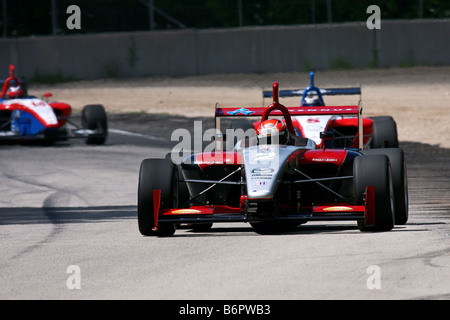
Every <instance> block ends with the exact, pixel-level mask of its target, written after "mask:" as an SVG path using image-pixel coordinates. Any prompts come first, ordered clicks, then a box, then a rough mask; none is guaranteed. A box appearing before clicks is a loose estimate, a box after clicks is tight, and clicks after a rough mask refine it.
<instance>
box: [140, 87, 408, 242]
mask: <svg viewBox="0 0 450 320" xmlns="http://www.w3.org/2000/svg"><path fill="white" fill-rule="evenodd" d="M278 93H279V88H278V83H277V82H275V83H274V84H273V103H272V104H270V105H269V106H268V107H267V108H261V107H259V108H256V107H242V108H240V107H233V108H222V107H219V106H218V105H216V109H215V120H216V130H217V139H216V141H215V150H214V151H210V152H205V151H204V152H198V153H193V154H190V155H188V156H186V157H185V158H183V160H182V161H181V163H174V162H173V161H172V159H173V158H174V156H173V153H172V155H171V154H169V155H168V156H166V158H165V159H145V160H143V161H142V163H141V166H140V172H139V186H138V226H139V231H140V232H141V234H143V235H145V236H152V235H159V236H168V235H173V234H174V233H175V230H176V228H177V226H179V225H185V224H186V225H190V226H192V227H193V228H194V229H195V227H196V226H197V227H198V228H199V229H203V230H207V229H208V228H210V227H211V226H212V224H213V223H219V222H246V223H250V225H251V226H252V227H253V228H254V229H255V230H256V231H257V232H260V233H265V232H272V231H280V230H289V229H291V228H296V227H297V226H298V225H300V224H303V223H306V222H308V221H348V220H353V221H356V222H357V226H358V228H359V229H360V230H361V231H388V230H391V229H392V228H393V227H394V225H395V224H405V223H406V222H407V219H408V189H407V177H406V175H407V172H406V162H405V155H404V153H403V151H402V150H401V149H399V148H378V149H371V150H364V148H363V147H364V144H363V136H362V135H360V136H359V138H358V148H357V149H343V148H328V147H327V144H326V143H325V144H322V145H321V146H320V147H318V145H317V144H316V143H315V142H314V141H313V140H311V139H309V138H305V137H300V136H298V135H297V133H296V131H295V129H294V126H293V122H292V119H291V118H292V116H308V117H309V116H322V115H343V116H350V115H352V116H355V117H356V119H357V120H358V128H359V132H363V126H362V123H363V118H362V114H361V111H362V110H361V107H360V106H345V107H340V106H339V107H335V106H329V107H323V106H318V107H314V108H304V107H289V108H287V107H285V106H284V105H282V104H280V103H279V99H278ZM254 116H257V117H261V118H260V120H261V121H260V122H261V126H260V130H258V136H256V137H251V136H248V137H245V138H244V139H242V140H240V141H238V142H237V143H236V145H234V146H233V148H232V150H226V149H228V148H224V145H225V142H226V141H227V140H228V139H229V138H230V136H233V134H234V132H233V131H232V130H230V129H228V130H226V132H227V133H226V134H222V131H221V128H220V126H221V119H223V118H224V117H235V118H242V119H243V118H246V117H254ZM221 137H222V139H221ZM322 138H323V139H331V138H332V137H330V136H329V135H328V134H327V133H326V132H323V133H322Z"/></svg>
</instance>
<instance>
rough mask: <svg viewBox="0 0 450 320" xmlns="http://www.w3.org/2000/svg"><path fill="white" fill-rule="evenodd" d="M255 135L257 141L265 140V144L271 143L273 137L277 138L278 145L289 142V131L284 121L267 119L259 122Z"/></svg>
mask: <svg viewBox="0 0 450 320" xmlns="http://www.w3.org/2000/svg"><path fill="white" fill-rule="evenodd" d="M256 133H257V135H258V138H259V139H267V142H266V143H267V144H270V143H271V139H272V137H273V136H278V143H279V144H286V143H287V142H288V141H289V131H288V130H287V125H286V122H285V121H284V119H268V120H265V121H263V122H261V124H260V125H259V126H258V128H257V129H256Z"/></svg>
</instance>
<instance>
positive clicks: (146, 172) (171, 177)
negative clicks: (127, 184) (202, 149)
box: [138, 159, 178, 236]
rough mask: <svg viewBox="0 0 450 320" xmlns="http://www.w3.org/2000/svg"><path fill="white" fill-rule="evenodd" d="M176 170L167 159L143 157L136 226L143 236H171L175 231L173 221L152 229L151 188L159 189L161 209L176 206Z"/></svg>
mask: <svg viewBox="0 0 450 320" xmlns="http://www.w3.org/2000/svg"><path fill="white" fill-rule="evenodd" d="M177 179H178V170H177V167H176V165H175V164H173V163H172V161H169V160H167V159H145V160H143V161H142V163H141V167H140V170H139V187H138V226H139V231H140V233H141V234H142V235H144V236H155V235H157V236H171V235H173V234H174V233H175V229H176V225H175V224H174V223H165V224H160V225H159V226H158V231H155V230H154V227H155V224H154V217H153V190H158V189H159V190H161V207H160V208H161V209H172V208H177V207H178V187H177V182H176V181H177Z"/></svg>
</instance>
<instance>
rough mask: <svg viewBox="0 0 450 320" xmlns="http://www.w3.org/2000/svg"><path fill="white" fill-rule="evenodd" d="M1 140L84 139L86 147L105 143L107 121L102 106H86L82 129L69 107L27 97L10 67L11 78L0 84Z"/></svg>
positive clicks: (21, 80)
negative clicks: (73, 119) (0, 88)
mask: <svg viewBox="0 0 450 320" xmlns="http://www.w3.org/2000/svg"><path fill="white" fill-rule="evenodd" d="M0 84H1V85H2V91H1V92H0V141H5V140H14V141H19V142H20V141H30V140H37V139H39V140H45V141H50V142H54V141H58V140H67V139H69V138H83V139H85V142H86V143H87V144H98V145H99V144H104V143H105V141H106V139H107V136H108V119H107V115H106V111H105V108H104V107H103V106H102V105H100V104H92V105H86V106H84V107H83V110H82V113H81V126H79V125H76V124H75V123H73V122H72V121H71V116H72V108H71V106H70V105H69V104H67V103H63V102H56V101H52V102H49V101H48V99H49V98H50V97H51V96H52V95H51V94H50V93H45V94H44V98H43V99H39V98H37V97H35V96H30V95H28V92H27V86H26V81H25V80H24V79H20V80H19V79H18V78H16V76H15V67H14V65H10V67H9V77H8V78H7V79H6V80H4V81H3V82H0Z"/></svg>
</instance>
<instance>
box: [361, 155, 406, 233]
mask: <svg viewBox="0 0 450 320" xmlns="http://www.w3.org/2000/svg"><path fill="white" fill-rule="evenodd" d="M362 153H363V154H365V155H369V154H385V155H387V156H388V158H389V161H390V163H391V168H392V184H393V186H394V216H395V224H396V225H404V224H406V222H407V221H408V216H409V208H408V207H409V199H408V177H407V168H406V157H405V153H404V152H403V150H402V149H400V148H382V149H369V150H364V151H362Z"/></svg>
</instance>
